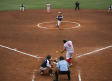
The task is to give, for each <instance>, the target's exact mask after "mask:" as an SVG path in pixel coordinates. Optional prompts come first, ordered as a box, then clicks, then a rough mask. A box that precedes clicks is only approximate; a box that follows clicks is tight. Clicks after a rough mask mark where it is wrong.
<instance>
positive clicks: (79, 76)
mask: <svg viewBox="0 0 112 81" xmlns="http://www.w3.org/2000/svg"><path fill="white" fill-rule="evenodd" d="M78 78H79V81H81V75H80V71H78Z"/></svg>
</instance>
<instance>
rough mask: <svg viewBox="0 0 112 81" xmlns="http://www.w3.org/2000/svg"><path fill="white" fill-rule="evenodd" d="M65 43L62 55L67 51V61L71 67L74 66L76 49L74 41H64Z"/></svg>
mask: <svg viewBox="0 0 112 81" xmlns="http://www.w3.org/2000/svg"><path fill="white" fill-rule="evenodd" d="M63 43H64V50H63V51H62V52H61V53H63V52H64V51H66V50H67V52H66V59H67V61H68V63H69V66H72V63H71V59H72V55H73V53H74V48H73V44H72V41H67V40H66V39H64V40H63Z"/></svg>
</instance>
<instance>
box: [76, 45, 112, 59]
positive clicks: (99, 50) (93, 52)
mask: <svg viewBox="0 0 112 81" xmlns="http://www.w3.org/2000/svg"><path fill="white" fill-rule="evenodd" d="M111 47H112V45H111V46H107V47H104V48H101V49H98V50H94V51H92V52H89V53H85V54H82V55H79V56H77V57H75V58H79V57H82V56H86V55H90V54H92V53H95V52H98V51H102V50H104V49H108V48H111Z"/></svg>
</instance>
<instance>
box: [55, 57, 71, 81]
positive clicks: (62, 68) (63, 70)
mask: <svg viewBox="0 0 112 81" xmlns="http://www.w3.org/2000/svg"><path fill="white" fill-rule="evenodd" d="M68 67H69V64H68V62H67V61H66V60H64V57H63V56H61V57H60V61H59V62H58V63H57V68H59V70H56V71H55V79H54V80H53V81H58V74H67V76H68V80H70V70H69V69H68Z"/></svg>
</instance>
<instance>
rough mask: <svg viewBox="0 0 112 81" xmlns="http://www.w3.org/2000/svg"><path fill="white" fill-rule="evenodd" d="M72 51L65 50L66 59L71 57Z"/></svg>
mask: <svg viewBox="0 0 112 81" xmlns="http://www.w3.org/2000/svg"><path fill="white" fill-rule="evenodd" d="M73 52H74V51H67V52H66V59H69V58H72V55H73Z"/></svg>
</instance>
